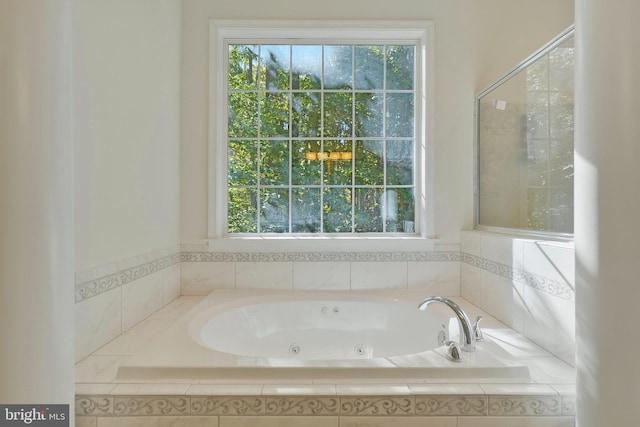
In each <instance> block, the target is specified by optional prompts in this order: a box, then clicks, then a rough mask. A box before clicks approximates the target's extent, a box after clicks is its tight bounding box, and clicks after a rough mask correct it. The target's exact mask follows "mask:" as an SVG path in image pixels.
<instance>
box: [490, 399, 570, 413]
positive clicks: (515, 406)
mask: <svg viewBox="0 0 640 427" xmlns="http://www.w3.org/2000/svg"><path fill="white" fill-rule="evenodd" d="M561 402H562V397H560V396H490V397H489V415H490V416H548V415H562V403H561Z"/></svg>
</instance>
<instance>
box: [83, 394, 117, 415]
mask: <svg viewBox="0 0 640 427" xmlns="http://www.w3.org/2000/svg"><path fill="white" fill-rule="evenodd" d="M76 415H81V416H82V415H93V416H95V415H99V416H103V415H111V416H112V415H113V396H100V395H76Z"/></svg>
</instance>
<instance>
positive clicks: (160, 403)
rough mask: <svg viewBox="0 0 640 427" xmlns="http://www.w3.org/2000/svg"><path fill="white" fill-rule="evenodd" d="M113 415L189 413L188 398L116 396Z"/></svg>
mask: <svg viewBox="0 0 640 427" xmlns="http://www.w3.org/2000/svg"><path fill="white" fill-rule="evenodd" d="M114 415H115V416H119V417H122V416H138V415H143V416H149V415H161V416H167V415H189V398H188V397H185V396H153V397H149V396H135V397H132V396H116V397H115V400H114Z"/></svg>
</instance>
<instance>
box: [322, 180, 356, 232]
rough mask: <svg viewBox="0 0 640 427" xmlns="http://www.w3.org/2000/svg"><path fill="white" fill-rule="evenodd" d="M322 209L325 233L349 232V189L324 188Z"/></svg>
mask: <svg viewBox="0 0 640 427" xmlns="http://www.w3.org/2000/svg"><path fill="white" fill-rule="evenodd" d="M322 211H323V229H324V232H325V233H350V232H351V189H349V188H325V190H324V206H323V208H322Z"/></svg>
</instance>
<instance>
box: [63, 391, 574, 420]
mask: <svg viewBox="0 0 640 427" xmlns="http://www.w3.org/2000/svg"><path fill="white" fill-rule="evenodd" d="M76 416H93V417H96V416H97V417H114V416H118V417H121V416H154V417H158V416H159V417H162V416H368V417H369V416H380V417H389V416H391V417H398V416H401V417H412V416H420V417H424V416H427V417H430V416H433V417H441V416H454V417H455V416H459V417H460V416H461V417H465V416H476V417H478V416H480V417H482V416H490V417H496V416H497V417H513V416H518V417H545V416H575V396H561V395H544V396H533V395H508V396H504V395H416V396H413V395H407V396H403V395H392V396H384V395H379V396H344V395H343V396H161V395H160V396H159V395H149V396H144V395H140V396H115V397H113V396H103V395H77V396H76Z"/></svg>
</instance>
